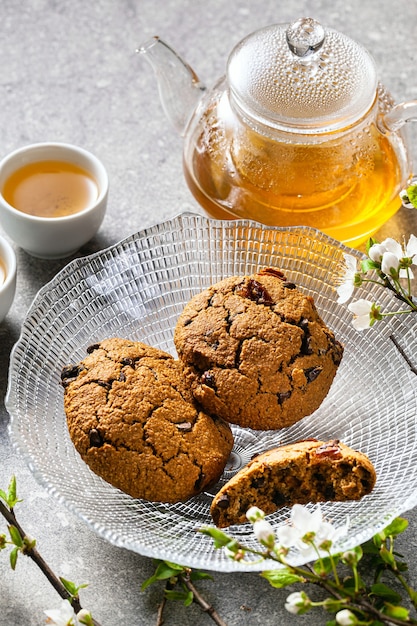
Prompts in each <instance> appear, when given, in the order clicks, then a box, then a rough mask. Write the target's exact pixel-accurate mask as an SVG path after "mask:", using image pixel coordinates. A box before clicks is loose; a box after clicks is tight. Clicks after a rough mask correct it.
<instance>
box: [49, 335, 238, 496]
mask: <svg viewBox="0 0 417 626" xmlns="http://www.w3.org/2000/svg"><path fill="white" fill-rule="evenodd" d="M87 352H88V355H87V357H86V358H85V359H84V360H83V361H82V362H81V363H79V364H77V365H70V366H66V367H64V368H63V370H62V375H61V379H62V384H63V386H64V408H65V413H66V417H67V424H68V429H69V433H70V436H71V439H72V441H73V443H74V445H75V448H76V449H77V451H78V452H79V454H80V455H81V457H82V459H83V460H84V461H85V462H86V463H87V464H88V465H89V467H90V468H91V469H92V470H93V471H94V472H95V473H96V474H98V475H99V476H101V477H102V478H104V479H105V480H106V481H108V482H109V483H111V484H112V485H114V486H115V487H118V488H119V489H121V490H122V491H124V492H126V493H128V494H130V495H131V496H133V497H134V498H144V499H146V500H150V501H159V502H171V503H172V502H179V501H184V500H187V499H188V498H190V497H192V496H194V495H196V494H198V493H199V492H201V491H203V490H204V489H206V488H207V487H208V486H209V485H212V484H214V483H216V482H217V481H218V479H219V478H220V476H221V474H222V472H223V469H224V466H225V464H226V461H227V459H228V457H229V454H230V452H231V449H232V446H233V437H232V433H231V430H230V426H229V425H228V424H226V423H225V422H223V420H221V419H218V418H217V417H214V416H208V415H207V414H206V413H204V412H203V411H201V410H200V408H198V406H197V405H196V403H195V401H194V399H193V397H192V395H191V392H190V390H189V389H188V387H187V385H186V383H185V380H184V377H183V372H182V365H181V363H179V361H176V360H174V358H173V357H172V356H171V355H169V354H167V353H166V352H163V351H162V350H158V349H156V348H152V347H150V346H148V345H145V344H143V343H140V342H134V341H128V340H125V339H118V338H113V339H106V340H104V341H101V342H100V343H98V344H95V345H93V346H91V347H90V348H89V349H88V350H87Z"/></svg>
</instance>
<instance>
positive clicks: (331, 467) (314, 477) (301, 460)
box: [210, 439, 376, 528]
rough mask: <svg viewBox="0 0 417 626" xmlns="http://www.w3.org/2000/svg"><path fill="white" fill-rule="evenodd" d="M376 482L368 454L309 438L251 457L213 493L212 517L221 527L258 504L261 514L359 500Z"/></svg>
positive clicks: (335, 442)
mask: <svg viewBox="0 0 417 626" xmlns="http://www.w3.org/2000/svg"><path fill="white" fill-rule="evenodd" d="M375 481H376V473H375V469H374V467H373V465H372V463H371V461H370V460H369V459H368V457H367V456H365V455H364V454H362V453H361V452H356V451H355V450H352V449H351V448H349V447H348V446H346V445H344V444H343V443H341V442H340V441H338V440H333V441H329V442H323V441H315V440H312V439H309V440H306V441H300V442H297V443H294V444H289V445H285V446H281V447H280V448H274V449H273V450H269V451H267V452H264V453H262V454H260V455H259V456H257V457H255V458H254V459H253V460H252V461H251V462H250V463H248V465H247V466H246V467H244V468H243V469H242V470H240V472H238V473H237V474H235V476H233V478H231V479H230V480H229V481H228V482H227V483H226V484H225V485H224V486H223V487H222V488H221V489H220V491H219V492H218V493H217V494H216V496H215V498H214V500H213V502H212V505H211V509H210V512H211V515H212V517H213V520H214V523H215V524H216V525H217V526H219V527H220V528H224V527H226V526H230V525H232V524H242V523H244V522H246V521H247V518H246V512H247V510H248V509H249V508H250V507H251V506H257V507H259V508H260V509H262V510H263V511H264V513H265V514H269V513H273V512H274V511H276V510H277V509H279V508H280V507H282V506H292V505H293V504H296V503H298V504H307V503H308V502H324V501H339V502H341V501H346V500H360V499H361V498H362V497H363V496H365V495H367V494H369V493H370V492H371V491H372V489H373V487H374V485H375Z"/></svg>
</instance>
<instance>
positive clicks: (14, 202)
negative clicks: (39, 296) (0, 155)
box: [0, 143, 108, 259]
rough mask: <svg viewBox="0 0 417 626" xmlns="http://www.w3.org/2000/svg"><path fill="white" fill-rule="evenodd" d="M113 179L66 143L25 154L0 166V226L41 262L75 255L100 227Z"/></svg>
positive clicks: (29, 149)
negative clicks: (109, 182)
mask: <svg viewBox="0 0 417 626" xmlns="http://www.w3.org/2000/svg"><path fill="white" fill-rule="evenodd" d="M107 195H108V177H107V173H106V170H105V168H104V166H103V164H102V163H101V162H100V161H99V160H98V159H97V158H96V157H95V156H94V155H93V154H91V153H90V152H87V151H86V150H84V149H83V148H79V147H77V146H73V145H69V144H63V143H40V144H32V145H29V146H26V147H24V148H20V149H19V150H16V151H15V152H12V153H11V154H9V155H8V156H6V157H5V158H4V159H3V160H2V161H1V162H0V223H1V225H2V227H3V229H4V230H5V232H6V233H7V234H8V235H9V237H11V238H12V239H13V241H15V243H16V244H17V245H18V246H20V247H21V248H23V249H24V250H26V251H27V252H29V254H32V255H33V256H36V257H41V258H49V259H52V258H61V257H66V256H69V255H71V254H73V253H74V252H76V251H77V250H78V249H79V248H80V247H81V246H82V245H84V244H85V243H87V241H89V240H90V239H91V237H93V235H94V234H95V233H96V232H97V230H98V228H99V227H100V225H101V223H102V221H103V218H104V214H105V211H106V206H107Z"/></svg>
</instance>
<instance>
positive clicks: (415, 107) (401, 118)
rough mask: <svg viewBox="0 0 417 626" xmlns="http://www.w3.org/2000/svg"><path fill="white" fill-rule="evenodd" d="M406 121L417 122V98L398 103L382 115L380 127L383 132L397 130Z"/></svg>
mask: <svg viewBox="0 0 417 626" xmlns="http://www.w3.org/2000/svg"><path fill="white" fill-rule="evenodd" d="M406 122H417V100H410V102H402V103H400V104H397V105H395V106H394V107H393V108H392V109H391V110H390V111H388V113H385V114H383V115H381V117H380V119H379V129H380V130H381V132H383V133H386V132H395V131H397V130H399V129H400V128H401V127H402V126H404V124H405V123H406Z"/></svg>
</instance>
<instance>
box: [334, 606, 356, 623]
mask: <svg viewBox="0 0 417 626" xmlns="http://www.w3.org/2000/svg"><path fill="white" fill-rule="evenodd" d="M335 618H336V623H337V624H340V626H352V625H353V624H356V623H357V621H358V620H357V619H356V615H355V614H354V613H352V611H349V609H342V610H341V611H338V612H337V613H336V616H335Z"/></svg>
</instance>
